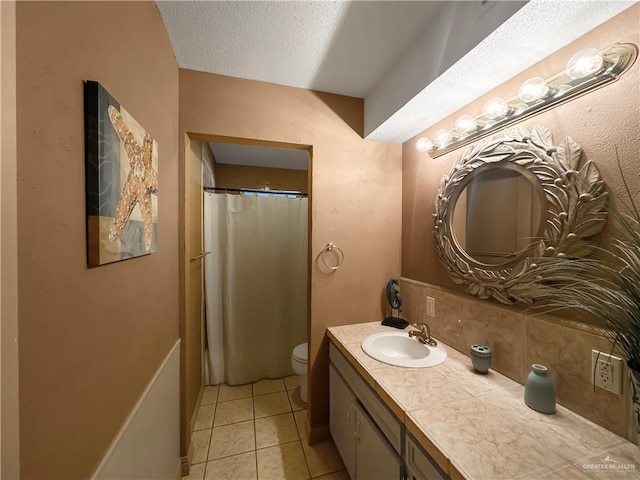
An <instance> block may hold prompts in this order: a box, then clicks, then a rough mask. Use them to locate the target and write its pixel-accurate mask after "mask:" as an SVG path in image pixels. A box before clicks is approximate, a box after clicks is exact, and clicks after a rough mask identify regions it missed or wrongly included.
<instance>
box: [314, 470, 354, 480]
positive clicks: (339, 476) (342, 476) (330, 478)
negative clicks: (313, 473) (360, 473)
mask: <svg viewBox="0 0 640 480" xmlns="http://www.w3.org/2000/svg"><path fill="white" fill-rule="evenodd" d="M313 478H314V480H351V477H349V474H348V473H347V471H346V470H340V471H339V472H333V473H328V474H326V475H322V476H320V477H313Z"/></svg>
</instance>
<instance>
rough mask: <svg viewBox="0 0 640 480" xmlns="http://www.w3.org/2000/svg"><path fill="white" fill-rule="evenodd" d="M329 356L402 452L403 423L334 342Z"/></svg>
mask: <svg viewBox="0 0 640 480" xmlns="http://www.w3.org/2000/svg"><path fill="white" fill-rule="evenodd" d="M329 358H330V359H331V363H333V365H334V366H335V368H336V369H337V370H338V371H339V372H340V374H341V375H342V377H343V378H344V379H345V380H346V382H347V384H348V385H349V387H351V389H352V390H353V393H355V395H356V397H358V400H360V403H362V405H363V406H364V408H365V409H366V411H367V413H368V414H369V415H370V416H371V418H372V419H373V421H374V422H375V423H376V425H377V426H378V428H380V430H382V432H383V433H384V434H385V436H386V437H387V440H388V441H389V443H390V444H391V445H392V446H393V448H394V449H395V450H396V452H398V453H399V454H401V452H402V434H403V430H402V424H401V423H400V421H399V420H398V419H397V418H396V416H395V415H394V414H393V413H392V412H391V411H390V410H389V409H388V408H387V406H386V405H385V404H384V403H383V402H382V400H380V398H379V397H378V396H377V394H376V393H375V392H374V391H373V390H372V389H371V387H369V385H367V383H366V382H365V381H364V380H363V379H362V377H360V375H359V374H358V372H356V370H355V369H354V368H353V367H352V366H351V364H350V363H349V361H348V360H347V359H346V358H345V357H344V355H343V354H342V353H341V352H340V351H339V350H338V349H337V348H336V346H335V345H334V344H333V343H330V344H329Z"/></svg>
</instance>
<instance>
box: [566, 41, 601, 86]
mask: <svg viewBox="0 0 640 480" xmlns="http://www.w3.org/2000/svg"><path fill="white" fill-rule="evenodd" d="M603 63H604V60H603V58H602V54H601V53H600V51H599V50H596V49H595V48H586V49H584V50H580V51H579V52H578V53H576V54H575V55H574V56H573V57H571V58H570V59H569V61H568V62H567V68H566V72H567V75H569V76H570V77H571V78H574V79H578V78H584V77H588V76H589V75H593V74H594V73H597V72H599V71H600V69H602V65H603Z"/></svg>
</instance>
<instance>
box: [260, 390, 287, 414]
mask: <svg viewBox="0 0 640 480" xmlns="http://www.w3.org/2000/svg"><path fill="white" fill-rule="evenodd" d="M253 405H254V408H255V413H256V418H262V417H270V416H272V415H279V414H281V413H287V412H290V411H291V406H290V405H289V400H288V398H287V394H286V393H285V392H278V393H269V394H267V395H259V396H257V397H254V398H253Z"/></svg>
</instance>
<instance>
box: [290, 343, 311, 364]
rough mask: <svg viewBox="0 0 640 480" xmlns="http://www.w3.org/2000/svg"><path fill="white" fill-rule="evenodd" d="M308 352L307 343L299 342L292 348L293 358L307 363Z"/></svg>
mask: <svg viewBox="0 0 640 480" xmlns="http://www.w3.org/2000/svg"><path fill="white" fill-rule="evenodd" d="M308 354H309V348H308V344H306V343H301V344H300V345H298V346H297V347H296V348H294V349H293V358H295V359H296V360H298V361H299V362H303V363H307V360H308V358H309V357H308Z"/></svg>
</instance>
